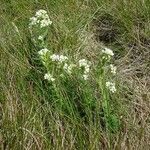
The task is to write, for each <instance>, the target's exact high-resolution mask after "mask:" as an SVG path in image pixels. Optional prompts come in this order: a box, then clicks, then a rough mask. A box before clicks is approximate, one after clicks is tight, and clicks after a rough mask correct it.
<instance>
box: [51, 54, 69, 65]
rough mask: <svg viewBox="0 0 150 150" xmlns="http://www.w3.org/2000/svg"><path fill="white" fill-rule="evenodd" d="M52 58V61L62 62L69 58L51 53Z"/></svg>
mask: <svg viewBox="0 0 150 150" xmlns="http://www.w3.org/2000/svg"><path fill="white" fill-rule="evenodd" d="M50 58H51V59H52V61H58V62H61V63H62V62H64V61H66V60H68V57H67V56H64V55H57V54H53V55H51V56H50Z"/></svg>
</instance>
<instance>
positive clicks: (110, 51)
mask: <svg viewBox="0 0 150 150" xmlns="http://www.w3.org/2000/svg"><path fill="white" fill-rule="evenodd" d="M102 53H104V54H106V55H108V56H114V53H113V51H112V50H111V49H109V48H106V47H105V48H104V49H103V50H102Z"/></svg>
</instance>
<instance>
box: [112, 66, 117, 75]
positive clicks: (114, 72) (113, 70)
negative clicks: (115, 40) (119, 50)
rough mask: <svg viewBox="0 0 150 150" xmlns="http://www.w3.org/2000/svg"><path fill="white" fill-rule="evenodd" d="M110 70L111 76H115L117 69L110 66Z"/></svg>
mask: <svg viewBox="0 0 150 150" xmlns="http://www.w3.org/2000/svg"><path fill="white" fill-rule="evenodd" d="M110 70H111V73H112V74H113V75H115V74H116V70H117V67H116V66H114V65H113V64H110Z"/></svg>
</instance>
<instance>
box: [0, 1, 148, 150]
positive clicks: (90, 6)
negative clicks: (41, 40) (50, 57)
mask: <svg viewBox="0 0 150 150" xmlns="http://www.w3.org/2000/svg"><path fill="white" fill-rule="evenodd" d="M39 9H45V10H47V11H48V14H49V16H50V18H51V20H52V21H53V25H52V26H51V27H49V30H48V36H47V43H48V45H47V47H48V48H49V49H50V50H51V51H52V52H55V53H61V54H64V55H67V56H68V57H69V58H70V59H71V61H72V62H77V61H78V60H79V59H82V58H86V59H88V60H89V61H91V62H92V66H93V71H92V73H91V77H90V81H89V82H88V83H85V82H83V81H80V80H76V78H75V79H70V78H67V79H66V81H65V83H64V82H61V81H59V84H58V85H59V86H57V87H56V89H57V90H54V89H53V88H54V87H53V86H52V85H51V83H48V82H47V81H45V80H44V79H43V76H44V73H46V69H45V68H44V66H43V65H42V63H41V61H40V60H39V59H38V54H37V52H38V51H39V48H38V47H37V46H36V45H35V44H34V43H33V41H32V38H31V35H30V33H29V29H28V24H29V18H30V17H32V16H33V15H34V14H35V12H36V11H37V10H39ZM0 14H1V15H0V22H1V23H0V50H1V51H0V64H1V65H0V83H1V84H0V126H1V129H0V131H1V132H0V145H1V149H8V150H9V149H12V150H22V149H26V150H28V149H31V150H34V149H39V150H45V149H46V150H47V149H61V150H63V149H73V150H74V149H81V150H82V149H89V150H95V149H104V150H105V149H116V150H117V149H118V150H120V149H135V150H141V149H145V150H148V149H149V147H150V143H149V141H150V131H149V128H150V120H149V114H150V107H149V106H150V101H149V100H150V86H149V85H150V78H149V77H150V76H149V75H150V74H149V73H150V51H149V50H150V44H149V43H150V40H149V36H150V28H149V27H150V2H149V0H144V1H143V0H139V1H136V0H133V1H128V0H125V1H122V0H114V1H111V0H93V1H80V0H77V1H74V0H67V1H65V0H63V1H62V0H58V1H46V0H37V1H34V0H28V1H25V0H18V1H16V0H1V2H0ZM102 46H106V47H110V48H111V49H112V50H113V51H114V53H115V56H114V58H113V60H112V62H113V63H114V64H115V65H116V66H117V75H116V76H115V80H116V85H117V92H116V94H109V103H110V106H111V107H110V109H111V110H110V111H111V112H113V115H114V116H117V118H118V119H117V121H119V126H118V128H117V130H115V131H113V132H112V131H111V132H110V134H111V135H108V132H107V130H106V122H105V119H104V110H103V109H104V107H103V104H102V100H103V98H102V96H103V90H101V87H102V86H99V84H98V82H97V80H96V79H97V76H98V75H99V71H100V69H101V68H97V67H96V66H97V64H98V62H99V60H100V58H101V57H100V56H101V47H102ZM105 77H106V78H110V76H109V74H108V76H107V75H106V76H105ZM61 101H62V102H63V103H60V102H61ZM111 121H112V122H111ZM111 121H110V122H111V123H112V124H111V125H112V126H113V125H114V124H118V123H117V121H116V122H115V119H112V120H111Z"/></svg>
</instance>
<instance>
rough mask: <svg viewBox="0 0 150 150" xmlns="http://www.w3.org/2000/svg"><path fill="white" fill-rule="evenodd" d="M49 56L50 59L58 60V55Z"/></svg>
mask: <svg viewBox="0 0 150 150" xmlns="http://www.w3.org/2000/svg"><path fill="white" fill-rule="evenodd" d="M50 58H51V59H52V61H59V55H56V54H53V55H51V56H50Z"/></svg>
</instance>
